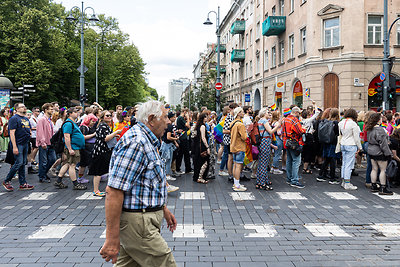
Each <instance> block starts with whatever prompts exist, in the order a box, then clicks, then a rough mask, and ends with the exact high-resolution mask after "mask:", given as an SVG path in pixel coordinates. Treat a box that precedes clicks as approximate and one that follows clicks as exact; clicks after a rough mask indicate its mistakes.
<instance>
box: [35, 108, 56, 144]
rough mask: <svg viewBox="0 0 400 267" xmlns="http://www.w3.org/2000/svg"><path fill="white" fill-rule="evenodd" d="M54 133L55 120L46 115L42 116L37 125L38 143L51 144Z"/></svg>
mask: <svg viewBox="0 0 400 267" xmlns="http://www.w3.org/2000/svg"><path fill="white" fill-rule="evenodd" d="M53 135H54V125H53V122H52V121H51V120H50V119H49V118H47V117H46V116H42V117H41V118H40V119H39V120H38V122H37V125H36V145H37V146H38V147H40V146H42V145H47V146H49V145H51V142H50V139H51V137H52V136H53Z"/></svg>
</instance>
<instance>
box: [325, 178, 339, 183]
mask: <svg viewBox="0 0 400 267" xmlns="http://www.w3.org/2000/svg"><path fill="white" fill-rule="evenodd" d="M328 183H329V184H340V181H339V180H338V179H331V180H329V182H328Z"/></svg>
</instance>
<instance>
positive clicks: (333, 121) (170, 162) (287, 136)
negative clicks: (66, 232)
mask: <svg viewBox="0 0 400 267" xmlns="http://www.w3.org/2000/svg"><path fill="white" fill-rule="evenodd" d="M164 108H165V109H166V112H167V117H168V125H167V128H166V129H165V132H164V134H163V135H162V137H161V138H160V141H161V142H160V144H161V145H160V148H159V153H160V156H161V158H162V160H163V162H164V165H165V173H166V179H167V187H168V192H173V191H176V190H179V188H178V187H176V186H173V185H171V184H170V183H171V181H175V180H176V179H177V178H178V177H180V176H182V175H183V174H185V173H186V174H190V175H191V176H192V177H193V181H194V182H197V183H201V184H207V183H208V182H209V181H210V180H212V179H215V177H216V176H227V177H228V180H229V181H230V182H232V184H233V186H232V188H233V190H234V191H246V190H247V188H246V186H244V185H243V182H244V181H250V180H251V178H253V179H255V188H256V189H260V190H273V186H272V183H271V180H270V174H279V175H282V174H284V175H285V176H286V183H287V184H289V185H290V186H293V187H296V188H304V184H303V183H302V182H301V178H300V176H302V177H303V179H304V178H306V177H307V175H309V174H312V173H313V172H318V175H317V177H316V179H317V181H318V182H325V181H328V183H329V184H332V185H334V184H341V186H342V187H343V188H344V189H346V190H355V189H357V187H356V186H355V185H353V184H352V183H351V177H352V175H353V176H354V175H357V173H356V172H355V170H354V169H355V167H356V166H355V165H356V164H357V165H358V167H363V166H362V165H361V160H362V159H363V158H365V160H366V162H367V166H366V180H365V185H366V186H367V187H368V188H371V191H373V192H379V194H393V193H392V192H391V191H390V187H393V186H397V185H398V184H399V182H400V175H399V173H400V171H398V169H399V168H397V163H400V154H399V152H400V151H399V150H400V129H399V127H398V125H399V124H400V115H399V113H395V114H393V113H392V112H391V111H385V112H383V111H380V110H379V111H368V112H364V111H361V112H357V111H356V110H354V109H352V108H349V109H346V110H343V111H342V112H340V111H339V109H337V108H327V109H325V110H322V109H320V108H318V107H317V106H316V104H315V102H313V104H312V105H310V106H308V107H307V108H305V109H301V108H299V107H297V106H294V105H293V106H291V107H290V108H288V109H284V110H283V114H281V112H280V111H278V110H276V108H275V105H274V106H272V107H264V108H262V109H261V110H256V111H254V112H253V109H252V107H250V106H243V107H241V106H240V105H239V104H237V103H230V104H229V105H227V106H225V107H224V108H223V112H222V113H220V114H217V113H216V112H215V111H211V110H209V109H208V108H207V107H203V108H201V110H199V111H190V110H188V109H187V108H183V109H182V110H176V111H175V110H172V109H171V108H170V106H169V105H168V104H166V105H165V106H164ZM136 111H137V106H136V107H126V108H123V107H122V106H120V105H118V106H117V107H116V109H115V111H114V110H104V109H103V108H102V107H101V106H100V105H99V104H97V103H94V104H93V105H92V106H90V107H86V108H85V109H83V108H82V107H80V106H76V107H71V108H67V107H59V105H58V103H56V102H53V103H46V104H44V105H43V106H42V107H41V109H40V108H39V107H33V108H32V109H31V110H27V108H26V107H25V105H24V104H22V103H17V104H16V105H15V106H14V107H13V108H12V109H8V108H5V109H3V110H2V111H1V112H0V133H1V136H0V149H1V151H3V152H7V153H6V155H7V156H6V158H5V161H6V163H9V164H11V168H10V171H9V173H8V175H7V177H6V179H5V180H4V182H3V186H4V188H5V189H6V190H7V191H12V190H13V189H14V188H13V186H12V183H11V181H12V179H13V178H17V179H19V184H20V185H19V188H20V190H31V189H33V188H34V186H33V185H30V184H29V183H27V181H26V177H25V165H27V167H28V173H30V174H35V173H38V181H39V182H41V183H45V182H47V183H50V182H51V180H50V176H55V177H56V178H57V180H56V181H55V182H54V185H55V186H56V187H57V188H59V189H64V188H67V187H68V183H66V182H65V180H64V179H63V178H64V177H67V178H68V177H69V178H70V180H71V182H72V186H73V189H76V190H86V189H87V186H86V184H87V183H89V179H88V178H87V177H89V176H93V188H94V190H93V194H94V195H95V196H99V197H103V196H104V195H105V192H102V191H101V190H100V189H99V184H100V181H101V180H105V179H107V174H108V169H109V163H110V160H111V154H112V151H113V148H114V147H115V145H116V144H117V142H118V141H119V140H120V138H121V137H122V136H123V135H124V134H125V133H126V132H128V130H129V129H130V128H132V126H133V125H135V124H136V117H135V112H136ZM37 154H38V155H37ZM36 158H38V163H37V162H36V160H35V159H36ZM216 163H217V164H216ZM300 166H302V171H301V167H300ZM337 166H341V171H340V174H337V173H336V168H337ZM215 168H217V169H218V170H215ZM388 168H391V170H392V172H391V173H392V174H391V177H389V176H388V175H387V173H388V171H387V169H388ZM244 169H247V170H248V171H250V172H251V177H250V178H248V177H246V176H245V175H244V174H243V170H244ZM393 170H394V171H395V175H393ZM300 171H301V174H299V172H300ZM378 178H379V179H378Z"/></svg>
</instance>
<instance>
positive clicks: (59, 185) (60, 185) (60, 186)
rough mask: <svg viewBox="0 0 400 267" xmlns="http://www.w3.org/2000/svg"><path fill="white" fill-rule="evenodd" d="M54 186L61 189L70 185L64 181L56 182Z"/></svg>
mask: <svg viewBox="0 0 400 267" xmlns="http://www.w3.org/2000/svg"><path fill="white" fill-rule="evenodd" d="M54 186H55V187H57V188H59V189H65V188H68V185H66V184H64V183H63V182H55V183H54Z"/></svg>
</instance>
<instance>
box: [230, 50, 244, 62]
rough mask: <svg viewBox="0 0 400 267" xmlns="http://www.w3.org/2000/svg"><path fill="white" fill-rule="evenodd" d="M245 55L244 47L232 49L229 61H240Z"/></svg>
mask: <svg viewBox="0 0 400 267" xmlns="http://www.w3.org/2000/svg"><path fill="white" fill-rule="evenodd" d="M245 56H246V53H245V50H244V49H233V50H232V52H231V61H232V62H242V61H244V59H245Z"/></svg>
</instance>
